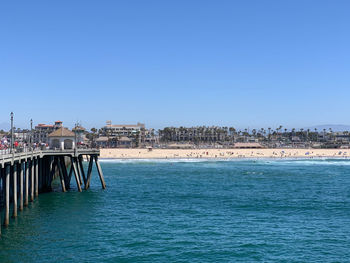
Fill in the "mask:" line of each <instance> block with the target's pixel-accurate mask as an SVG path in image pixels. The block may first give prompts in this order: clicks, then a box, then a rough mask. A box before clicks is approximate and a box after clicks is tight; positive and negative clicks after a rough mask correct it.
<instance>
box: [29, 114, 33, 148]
mask: <svg viewBox="0 0 350 263" xmlns="http://www.w3.org/2000/svg"><path fill="white" fill-rule="evenodd" d="M29 143H30V150H33V119H30V139H29Z"/></svg>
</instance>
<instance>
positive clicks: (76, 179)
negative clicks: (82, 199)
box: [71, 157, 81, 192]
mask: <svg viewBox="0 0 350 263" xmlns="http://www.w3.org/2000/svg"><path fill="white" fill-rule="evenodd" d="M71 162H72V166H73V173H74V176H75V181H76V182H77V187H78V190H79V192H81V183H80V178H79V171H78V169H77V160H76V158H74V157H72V158H71Z"/></svg>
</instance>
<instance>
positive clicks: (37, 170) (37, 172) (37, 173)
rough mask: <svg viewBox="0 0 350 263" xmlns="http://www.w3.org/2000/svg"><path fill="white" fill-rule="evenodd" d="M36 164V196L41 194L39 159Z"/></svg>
mask: <svg viewBox="0 0 350 263" xmlns="http://www.w3.org/2000/svg"><path fill="white" fill-rule="evenodd" d="M34 164H35V197H38V195H39V159H36V161H34Z"/></svg>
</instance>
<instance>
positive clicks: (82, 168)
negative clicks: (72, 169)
mask: <svg viewBox="0 0 350 263" xmlns="http://www.w3.org/2000/svg"><path fill="white" fill-rule="evenodd" d="M78 161H79V165H78V167H79V169H80V172H81V175H82V177H83V180H84V185H85V184H86V176H85V171H84V166H83V156H79V157H78ZM81 183H82V182H81Z"/></svg>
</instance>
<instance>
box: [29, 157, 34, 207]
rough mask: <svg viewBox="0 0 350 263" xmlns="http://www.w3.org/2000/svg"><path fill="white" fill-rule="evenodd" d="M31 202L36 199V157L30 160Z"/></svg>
mask: <svg viewBox="0 0 350 263" xmlns="http://www.w3.org/2000/svg"><path fill="white" fill-rule="evenodd" d="M30 166H31V169H30V170H31V172H30V190H31V191H30V202H33V201H34V158H33V159H32V160H31V161H30Z"/></svg>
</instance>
